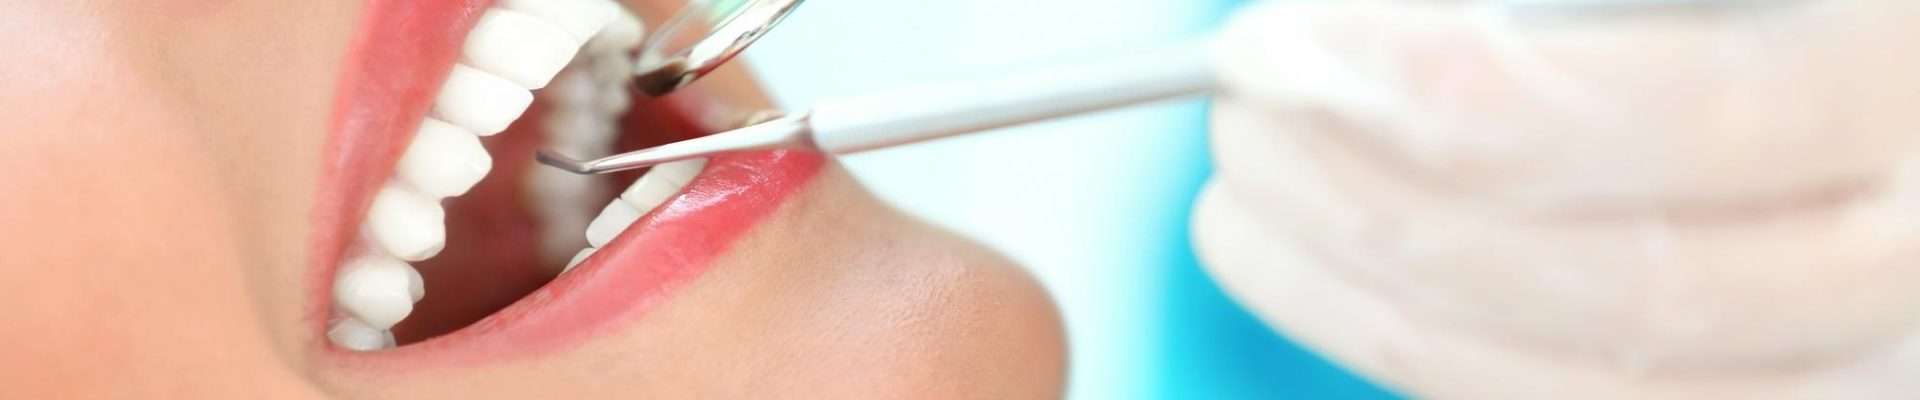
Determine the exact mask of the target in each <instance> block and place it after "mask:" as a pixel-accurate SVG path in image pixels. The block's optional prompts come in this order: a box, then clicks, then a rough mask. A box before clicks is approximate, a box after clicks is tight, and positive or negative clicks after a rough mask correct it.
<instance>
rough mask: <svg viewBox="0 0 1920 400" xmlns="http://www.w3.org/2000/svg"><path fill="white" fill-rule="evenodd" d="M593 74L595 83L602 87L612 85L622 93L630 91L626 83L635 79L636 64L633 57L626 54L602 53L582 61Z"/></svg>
mask: <svg viewBox="0 0 1920 400" xmlns="http://www.w3.org/2000/svg"><path fill="white" fill-rule="evenodd" d="M582 64H584V65H585V66H586V68H587V69H588V70H589V72H590V73H591V75H593V81H594V83H597V84H599V86H601V87H612V88H615V89H620V90H618V91H619V92H621V93H628V92H627V91H626V90H625V89H626V84H627V82H629V81H632V80H633V70H634V69H636V68H639V67H638V66H636V65H634V61H633V58H632V57H628V56H626V55H624V54H601V55H597V56H594V57H593V58H592V59H589V60H585V61H584V62H582Z"/></svg>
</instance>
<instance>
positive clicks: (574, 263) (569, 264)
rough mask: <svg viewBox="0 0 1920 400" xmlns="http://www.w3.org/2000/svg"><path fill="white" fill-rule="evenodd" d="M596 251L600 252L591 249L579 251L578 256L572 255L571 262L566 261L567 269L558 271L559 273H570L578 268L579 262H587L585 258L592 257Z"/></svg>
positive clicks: (596, 249)
mask: <svg viewBox="0 0 1920 400" xmlns="http://www.w3.org/2000/svg"><path fill="white" fill-rule="evenodd" d="M596 251H600V249H598V248H593V247H588V248H584V249H580V253H579V254H574V255H573V261H567V268H566V269H562V270H560V272H562V273H565V272H567V271H572V270H573V267H577V266H580V263H581V262H585V261H587V257H592V256H593V252H596Z"/></svg>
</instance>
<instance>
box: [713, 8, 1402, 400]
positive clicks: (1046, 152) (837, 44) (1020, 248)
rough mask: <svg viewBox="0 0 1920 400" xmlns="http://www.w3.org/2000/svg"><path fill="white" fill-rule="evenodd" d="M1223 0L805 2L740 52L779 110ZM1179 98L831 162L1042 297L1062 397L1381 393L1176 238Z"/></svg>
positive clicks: (1009, 62)
mask: <svg viewBox="0 0 1920 400" xmlns="http://www.w3.org/2000/svg"><path fill="white" fill-rule="evenodd" d="M1239 3H1241V2H1240V1H1234V0H1047V1H1032V0H966V1H953V0H816V1H810V2H807V3H806V4H805V5H804V6H802V7H801V9H800V11H798V12H797V13H796V14H795V15H794V16H793V17H791V19H789V20H787V22H786V23H785V24H783V25H782V26H781V27H780V28H779V29H778V30H776V31H775V33H774V34H772V35H769V36H768V37H767V38H766V39H764V40H763V41H761V42H760V43H759V44H757V45H755V47H754V48H753V49H752V50H750V51H749V52H748V53H747V54H748V55H747V57H748V58H749V60H750V62H751V63H752V65H753V67H754V69H755V70H756V71H757V72H758V73H759V75H760V77H761V78H762V79H763V80H764V81H765V83H767V84H768V85H769V86H770V87H771V88H772V90H773V93H774V96H775V99H776V100H777V101H779V102H780V103H781V104H782V105H783V106H785V107H787V108H788V109H803V108H805V107H807V106H808V105H811V104H813V103H815V102H816V101H818V100H821V99H827V98H834V97H840V96H847V95H857V94H861V93H866V92H871V91H876V90H886V89H889V88H896V87H901V86H906V85H910V84H914V83H921V82H938V81H946V80H953V79H968V78H979V77H986V76H992V74H994V73H995V71H1014V70H1018V69H1019V68H1021V67H1023V66H1031V65H1033V64H1035V63H1046V62H1049V61H1067V60H1072V59H1074V58H1075V56H1076V55H1099V54H1103V53H1108V52H1112V51H1125V50H1126V49H1129V48H1138V47H1143V46H1144V47H1151V46H1156V45H1163V44H1168V43H1176V42H1180V41H1186V40H1197V39H1200V38H1203V37H1205V36H1206V34H1207V33H1208V32H1211V31H1212V30H1214V29H1215V28H1217V27H1218V26H1219V25H1220V23H1221V22H1222V21H1223V20H1224V19H1226V17H1227V16H1228V15H1230V14H1231V12H1232V10H1233V9H1235V8H1236V7H1237V6H1239V5H1240V4H1239ZM1205 113H1206V104H1205V103H1204V101H1199V100H1193V101H1186V102H1180V103H1167V104H1157V105H1153V106H1147V107H1138V108H1133V109H1128V110H1124V111H1115V112H1107V113H1102V114H1097V115H1092V116H1086V117H1080V118H1074V119H1069V120H1061V121H1053V122H1047V123H1042V124H1036V125H1030V126H1023V127H1018V128H1013V129H1006V130H1004V131H1002V132H996V133H992V134H986V135H975V136H970V137H963V138H956V139H952V140H947V141H941V142H935V143H931V144H925V145H920V146H914V147H908V148H903V149H896V150H889V151H884V152H877V153H870V154H864V155H859V156H855V157H851V158H849V159H847V160H846V162H847V164H848V165H849V167H850V168H851V169H852V170H853V173H854V175H856V176H857V177H859V178H860V179H861V180H862V181H863V182H865V183H866V184H867V185H868V186H869V187H871V188H873V190H874V191H876V192H877V193H878V194H879V195H880V197H881V198H883V199H885V200H887V201H889V202H891V203H893V204H895V205H896V206H898V207H900V208H902V209H904V210H906V211H907V212H910V213H913V214H917V215H919V216H921V217H923V218H926V219H928V220H931V221H933V222H934V223H936V224H939V225H942V226H945V227H947V228H948V229H952V230H954V231H958V232H960V233H962V234H964V235H967V236H970V237H973V238H975V239H976V240H979V241H981V242H984V243H986V244H987V245H988V246H991V247H993V248H995V249H998V250H999V251H1001V252H1003V253H1005V254H1006V255H1008V256H1009V257H1012V258H1013V259H1015V260H1016V261H1019V262H1020V263H1022V264H1024V265H1026V266H1028V267H1029V268H1031V269H1032V270H1033V273H1034V274H1035V275H1036V276H1037V277H1038V278H1039V279H1040V280H1041V281H1042V282H1044V283H1045V284H1046V285H1047V286H1048V287H1049V289H1051V291H1052V293H1053V296H1054V298H1055V299H1056V301H1057V302H1058V303H1059V305H1060V307H1061V311H1062V314H1063V315H1064V317H1065V321H1066V325H1067V330H1068V340H1069V341H1070V346H1071V351H1072V358H1071V363H1072V364H1071V368H1072V371H1071V375H1070V378H1069V379H1070V389H1069V398H1073V399H1138V398H1209V399H1233V398H1269V399H1270V398H1357V399H1372V398H1395V397H1396V396H1394V395H1392V394H1391V393H1389V392H1386V391H1384V390H1382V389H1380V388H1378V387H1376V386H1374V385H1371V384H1369V383H1367V382H1366V381H1364V380H1363V379H1361V378H1358V377H1355V376H1353V375H1351V374H1348V373H1346V372H1345V371H1343V370H1341V369H1340V367H1338V366H1336V365H1333V364H1330V363H1329V362H1327V361H1326V360H1324V359H1321V358H1319V357H1318V356H1316V355H1314V354H1313V353H1311V352H1309V351H1307V350H1305V349H1302V348H1300V347H1298V346H1297V345H1295V344H1293V343H1291V342H1289V341H1287V340H1286V338H1284V337H1282V336H1279V335H1277V334H1275V333H1274V332H1273V331H1272V330H1269V329H1267V328H1266V327H1265V326H1263V325H1261V324H1260V323H1259V322H1258V321H1256V320H1255V319H1254V318H1253V317H1252V316H1250V315H1248V314H1247V312H1246V311H1245V310H1242V309H1241V308H1239V306H1238V305H1236V304H1234V303H1233V302H1232V301H1231V300H1229V299H1227V298H1226V297H1225V296H1224V295H1223V294H1222V293H1221V292H1220V290H1219V288H1218V287H1216V286H1215V285H1214V284H1212V283H1211V282H1210V281H1209V280H1208V279H1207V277H1206V275H1205V273H1204V272H1203V271H1202V270H1201V269H1200V267H1199V266H1198V264H1197V263H1196V260H1195V258H1194V255H1193V251H1192V249H1191V247H1190V246H1189V243H1188V240H1187V236H1188V235H1187V220H1188V217H1189V213H1190V206H1191V204H1192V202H1193V200H1194V197H1195V196H1196V195H1197V194H1198V193H1199V190H1200V187H1201V185H1202V184H1203V183H1204V182H1205V179H1206V177H1207V174H1208V172H1209V171H1208V166H1209V162H1208V160H1207V152H1206V138H1205V128H1206V116H1205Z"/></svg>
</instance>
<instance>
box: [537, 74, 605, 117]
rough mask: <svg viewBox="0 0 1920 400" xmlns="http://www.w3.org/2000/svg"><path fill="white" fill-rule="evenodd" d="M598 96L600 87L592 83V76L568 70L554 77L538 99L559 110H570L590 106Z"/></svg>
mask: <svg viewBox="0 0 1920 400" xmlns="http://www.w3.org/2000/svg"><path fill="white" fill-rule="evenodd" d="M576 68H577V67H576ZM599 95H600V85H599V83H597V82H594V81H593V76H592V75H590V74H587V73H584V72H581V71H579V70H574V69H569V70H567V71H564V72H561V73H560V75H559V76H556V77H554V78H553V83H551V84H549V85H548V86H547V90H545V91H542V92H541V93H540V98H542V99H546V100H547V101H549V102H551V103H552V104H554V105H557V106H560V108H565V109H572V108H582V107H589V106H592V105H593V104H594V101H595V100H598V97H599Z"/></svg>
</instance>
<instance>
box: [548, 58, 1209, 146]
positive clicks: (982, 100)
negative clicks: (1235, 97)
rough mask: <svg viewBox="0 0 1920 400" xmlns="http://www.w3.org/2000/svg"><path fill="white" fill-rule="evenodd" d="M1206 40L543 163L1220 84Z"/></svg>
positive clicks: (1077, 106)
mask: <svg viewBox="0 0 1920 400" xmlns="http://www.w3.org/2000/svg"><path fill="white" fill-rule="evenodd" d="M1210 61H1211V58H1210V57H1209V54H1208V51H1207V47H1205V46H1204V45H1200V44H1186V45H1182V46H1178V47H1174V48H1170V49H1164V50H1154V51H1136V52H1133V53H1129V54H1126V55H1123V56H1118V57H1112V58H1108V59H1102V60H1096V61H1092V62H1083V63H1077V64H1071V65H1066V66H1059V67H1052V68H1042V69H1039V70H1035V71H1029V72H1019V73H1014V74H1008V75H1000V76H998V77H995V78H992V79H987V80H980V81H972V82H963V83H949V84H940V85H928V86H921V87H914V88H908V89H904V90H897V91H892V92H888V94H882V95H876V96H864V97H858V98H853V99H847V100H839V101H831V102H826V103H824V104H821V105H819V106H817V107H815V108H814V109H813V110H812V111H808V112H804V113H797V114H789V115H785V116H781V117H778V118H773V119H769V120H764V121H760V122H755V123H753V124H751V125H747V126H746V127H742V128H739V129H734V130H730V131H726V132H720V133H715V134H712V135H707V136H702V137H698V138H693V139H687V140H682V141H678V142H673V143H668V144H665V145H661V146H656V147H650V148H646V149H641V150H636V151H632V152H627V153H621V154H616V155H612V156H607V157H602V158H598V159H593V160H576V159H573V158H571V157H568V156H567V155H565V154H560V153H557V152H554V151H552V150H542V151H540V152H539V153H538V155H537V156H536V158H537V159H538V160H539V162H540V163H542V164H546V165H549V166H552V167H555V168H560V169H563V170H566V171H569V172H573V173H578V174H606V173H614V172H620V171H628V170H634V169H639V168H646V167H649V166H653V165H658V164H661V163H667V162H673V161H678V160H686V159H692V158H701V157H711V156H714V155H718V154H721V153H726V152H734V151H744V150H766V149H791V148H800V149H811V150H818V151H821V152H825V153H830V154H836V155H838V154H852V153H858V152H862V151H867V150H875V149H880V148H886V147H893V146H899V145H905V144H911V143H917V142H923V141H928V140H933V139H939V138H944V137H949V136H955V135H961V134H967V133H973V132H980V131H984V130H989V129H993V128H1000V127H1006V126H1012V125H1018V124H1023V123H1028V122H1035V121H1041V120H1047V119H1053V118H1059V117H1065V116H1071V115H1076V114H1083V113H1088V112H1093V111H1100V110H1106V109H1111V108H1118V107H1124V106H1130V105H1135V104H1141V103H1148V102H1153V101H1158V100H1168V99H1173V98H1179V97H1185V96H1192V95H1200V94H1205V93H1208V92H1211V91H1213V89H1214V75H1213V69H1212V65H1211V62H1210Z"/></svg>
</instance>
